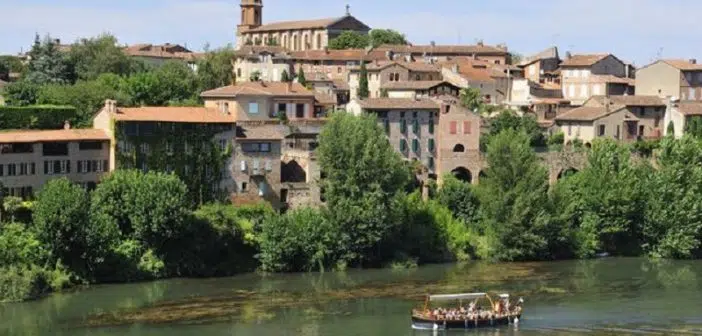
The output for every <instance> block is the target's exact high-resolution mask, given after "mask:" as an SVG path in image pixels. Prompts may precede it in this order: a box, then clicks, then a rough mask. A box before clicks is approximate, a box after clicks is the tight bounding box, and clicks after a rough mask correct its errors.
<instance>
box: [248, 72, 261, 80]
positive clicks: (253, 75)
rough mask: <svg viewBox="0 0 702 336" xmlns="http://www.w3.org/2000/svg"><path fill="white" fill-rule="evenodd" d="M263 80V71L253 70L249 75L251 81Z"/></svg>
mask: <svg viewBox="0 0 702 336" xmlns="http://www.w3.org/2000/svg"><path fill="white" fill-rule="evenodd" d="M260 80H261V71H258V70H256V71H253V72H251V75H249V81H250V82H258V81H260Z"/></svg>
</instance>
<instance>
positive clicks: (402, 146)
mask: <svg viewBox="0 0 702 336" xmlns="http://www.w3.org/2000/svg"><path fill="white" fill-rule="evenodd" d="M406 151H407V140H405V139H400V152H402V153H404V152H406Z"/></svg>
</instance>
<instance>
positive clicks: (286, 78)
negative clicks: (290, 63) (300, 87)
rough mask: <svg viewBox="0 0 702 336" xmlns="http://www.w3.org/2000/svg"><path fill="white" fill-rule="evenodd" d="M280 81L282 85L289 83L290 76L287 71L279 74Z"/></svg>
mask: <svg viewBox="0 0 702 336" xmlns="http://www.w3.org/2000/svg"><path fill="white" fill-rule="evenodd" d="M280 81H281V82H283V83H287V82H290V81H291V79H290V75H289V74H288V71H287V70H283V72H282V73H281V74H280Z"/></svg>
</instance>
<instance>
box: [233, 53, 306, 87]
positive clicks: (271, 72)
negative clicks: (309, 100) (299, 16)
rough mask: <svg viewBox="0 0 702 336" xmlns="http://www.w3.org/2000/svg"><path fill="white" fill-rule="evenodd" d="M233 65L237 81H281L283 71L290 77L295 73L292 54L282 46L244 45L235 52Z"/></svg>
mask: <svg viewBox="0 0 702 336" xmlns="http://www.w3.org/2000/svg"><path fill="white" fill-rule="evenodd" d="M233 67H234V75H235V76H236V81H237V82H250V81H252V80H254V81H258V80H262V81H266V82H279V81H282V80H283V73H287V74H288V79H292V76H293V75H294V73H293V71H294V69H293V67H292V60H291V58H290V55H289V54H288V53H287V52H286V51H285V50H284V49H283V48H282V47H268V46H264V47H256V46H244V47H242V48H240V49H239V50H236V51H235V52H234V61H233Z"/></svg>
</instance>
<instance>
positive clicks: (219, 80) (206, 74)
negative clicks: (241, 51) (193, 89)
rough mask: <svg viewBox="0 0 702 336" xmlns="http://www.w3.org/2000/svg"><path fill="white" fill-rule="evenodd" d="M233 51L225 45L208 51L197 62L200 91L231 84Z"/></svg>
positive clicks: (232, 77) (232, 78)
mask: <svg viewBox="0 0 702 336" xmlns="http://www.w3.org/2000/svg"><path fill="white" fill-rule="evenodd" d="M233 57H234V51H233V49H232V48H231V47H226V48H222V49H218V50H214V51H209V52H207V53H206V54H205V57H204V58H202V59H200V60H199V61H198V62H197V82H198V88H199V90H200V91H207V90H212V89H215V88H218V87H222V86H227V85H230V84H232V82H233V80H234V66H233V65H232V59H233Z"/></svg>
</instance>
